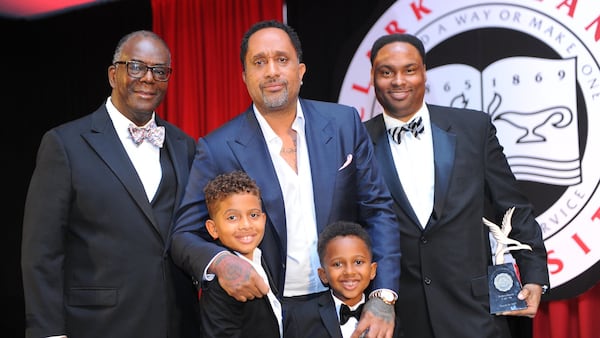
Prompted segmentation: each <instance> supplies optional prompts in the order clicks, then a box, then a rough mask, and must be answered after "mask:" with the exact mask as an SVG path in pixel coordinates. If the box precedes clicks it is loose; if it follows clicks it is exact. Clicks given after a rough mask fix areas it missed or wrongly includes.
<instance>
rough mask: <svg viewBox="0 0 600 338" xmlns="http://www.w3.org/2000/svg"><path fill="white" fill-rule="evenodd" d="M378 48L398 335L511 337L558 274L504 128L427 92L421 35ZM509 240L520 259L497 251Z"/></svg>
mask: <svg viewBox="0 0 600 338" xmlns="http://www.w3.org/2000/svg"><path fill="white" fill-rule="evenodd" d="M370 57H371V65H372V68H371V82H372V85H373V88H374V90H375V96H376V97H377V100H378V102H379V103H380V104H381V106H382V107H383V113H382V114H380V115H377V116H375V117H373V118H371V119H370V120H368V121H366V122H365V124H366V126H367V130H368V131H369V134H370V135H371V140H372V142H373V144H374V155H375V157H376V158H377V161H378V164H379V165H380V169H381V170H380V171H381V172H382V175H383V176H384V179H385V181H386V184H387V185H388V187H389V190H390V192H391V193H392V196H393V198H394V201H395V203H394V211H395V212H396V214H397V215H398V220H399V227H400V231H401V237H400V247H401V250H402V263H401V270H400V271H401V273H400V289H399V290H398V300H397V301H396V314H397V321H396V327H397V329H398V331H399V332H400V334H399V336H401V337H407V338H413V337H419V338H446V337H447V338H456V337H460V338H498V337H510V332H509V329H508V325H507V321H506V316H509V315H510V316H526V317H530V318H533V317H534V316H535V314H536V312H537V309H538V306H539V303H540V299H541V295H542V292H543V290H544V289H545V288H547V287H548V284H549V276H548V265H547V252H546V249H545V247H544V241H543V239H542V233H541V229H540V226H539V224H538V223H537V222H536V220H535V217H534V214H533V210H532V206H531V204H530V203H529V201H528V200H527V198H526V197H525V196H524V195H523V194H522V193H521V192H520V191H519V188H518V186H517V181H516V179H515V177H514V175H513V173H512V171H511V169H510V166H509V165H508V162H507V160H506V157H505V155H504V153H503V148H502V146H501V145H500V144H499V142H498V139H497V137H496V129H495V128H494V125H493V124H492V122H491V120H490V117H489V115H487V114H485V113H484V112H481V111H474V110H467V109H456V108H449V107H441V106H435V105H430V104H427V103H425V101H424V97H425V83H426V71H425V49H424V46H423V43H422V42H421V41H420V40H419V39H418V38H416V37H415V36H412V35H409V34H391V35H385V36H382V37H380V38H379V39H377V40H376V41H375V43H374V44H373V47H372V48H371V54H370ZM507 212H509V214H507ZM484 217H485V218H486V224H484V221H483V218H484ZM503 217H504V219H505V221H504V222H502V227H500V226H496V224H499V223H501V220H502V219H503ZM488 220H490V221H488ZM486 225H488V226H491V225H494V226H496V228H493V227H492V228H489V227H488V226H486ZM490 229H493V230H492V234H494V231H496V232H497V234H496V235H498V238H496V242H497V243H498V248H499V249H500V251H497V253H498V255H495V257H492V252H491V247H490V239H489V234H490ZM511 230H512V231H511ZM504 231H507V232H506V233H505V232H504ZM509 235H510V237H508V236H509ZM511 238H512V239H511ZM517 243H518V244H517ZM517 249H519V250H517ZM506 251H511V253H512V254H513V256H514V258H515V261H516V263H517V266H518V269H514V267H513V265H512V263H511V264H508V265H506V264H503V263H504V262H503V261H501V260H498V259H500V256H502V257H503V256H504V253H505V252H506ZM496 258H497V259H496ZM488 267H489V271H490V273H488ZM521 285H523V286H522V287H521Z"/></svg>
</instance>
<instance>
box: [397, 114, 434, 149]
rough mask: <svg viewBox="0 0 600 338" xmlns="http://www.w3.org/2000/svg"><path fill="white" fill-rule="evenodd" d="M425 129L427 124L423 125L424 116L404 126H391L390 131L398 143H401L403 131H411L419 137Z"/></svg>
mask: <svg viewBox="0 0 600 338" xmlns="http://www.w3.org/2000/svg"><path fill="white" fill-rule="evenodd" d="M424 130H425V126H424V125H423V118H421V117H420V116H419V117H416V118H414V119H413V120H412V121H410V122H409V123H407V124H405V125H403V126H402V127H395V128H390V129H389V130H388V133H390V135H391V136H392V139H393V140H394V141H396V143H398V144H400V142H401V137H402V132H409V133H411V134H413V136H414V137H417V138H418V135H419V134H421V133H422V132H423V131H424Z"/></svg>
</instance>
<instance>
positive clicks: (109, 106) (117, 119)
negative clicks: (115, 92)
mask: <svg viewBox="0 0 600 338" xmlns="http://www.w3.org/2000/svg"><path fill="white" fill-rule="evenodd" d="M106 110H107V111H108V116H109V117H110V119H111V120H112V123H113V126H114V127H115V130H116V131H117V134H118V135H119V138H120V139H121V141H124V140H126V139H129V141H130V142H133V139H132V138H131V134H129V130H128V129H127V128H129V125H130V124H131V123H133V122H132V121H131V120H129V119H128V118H126V117H125V115H123V114H122V113H121V112H120V111H119V110H118V109H117V107H115V106H114V105H113V103H112V101H111V99H110V96H109V97H108V99H107V100H106ZM155 114H156V113H155V112H152V118H150V121H148V123H146V125H148V124H150V123H151V122H152V121H154V117H155ZM134 124H135V123H134ZM146 125H144V126H142V127H145V126H146Z"/></svg>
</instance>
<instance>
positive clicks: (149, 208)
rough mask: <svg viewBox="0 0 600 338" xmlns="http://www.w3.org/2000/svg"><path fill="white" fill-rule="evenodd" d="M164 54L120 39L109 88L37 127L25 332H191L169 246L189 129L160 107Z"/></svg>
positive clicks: (188, 156) (183, 279)
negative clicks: (72, 113) (86, 106)
mask: <svg viewBox="0 0 600 338" xmlns="http://www.w3.org/2000/svg"><path fill="white" fill-rule="evenodd" d="M171 72H172V70H171V54H170V51H169V48H168V46H167V45H166V44H165V42H164V41H163V40H162V39H161V38H160V37H159V36H157V35H156V34H154V33H153V32H150V31H136V32H133V33H130V34H128V35H126V36H125V37H123V38H122V39H121V40H120V41H119V43H118V44H117V48H116V50H115V53H114V58H113V63H112V64H111V65H110V66H109V67H108V81H109V83H110V85H111V87H112V92H111V95H110V97H109V98H108V99H107V100H106V103H105V104H102V105H101V106H100V107H99V108H98V109H97V110H96V111H95V112H93V113H91V114H89V115H87V116H85V117H82V118H80V119H78V120H75V121H71V122H68V123H65V124H64V125H61V126H58V127H56V128H54V129H52V130H50V131H48V132H46V134H45V135H44V137H43V139H42V141H41V145H40V147H39V150H38V155H37V163H36V168H35V170H34V173H33V176H32V178H31V183H30V186H29V191H28V194H27V201H26V204H25V215H24V222H23V241H22V262H21V265H22V271H23V284H24V285H23V286H24V292H25V307H26V317H27V324H26V330H25V331H26V337H28V338H30V337H36V338H38V337H68V338H82V337H83V338H95V337H102V338H105V337H111V338H131V337H144V338H149V337H150V338H197V337H200V336H201V334H200V330H199V325H198V320H197V315H198V301H197V292H196V289H195V286H194V285H193V283H192V280H191V278H190V277H189V276H188V275H186V274H185V273H184V272H183V271H182V270H180V269H179V268H178V267H176V266H175V265H174V264H173V262H172V261H171V258H170V255H169V254H168V251H169V247H168V243H169V240H170V235H171V231H172V229H171V224H172V223H173V222H172V221H173V210H174V209H175V207H176V206H177V204H178V203H179V201H180V199H181V197H182V194H183V191H184V187H185V184H186V182H187V180H188V171H189V168H190V165H191V163H192V160H193V157H194V151H195V140H194V139H193V138H191V137H189V136H188V135H186V134H185V133H184V132H183V131H181V130H180V129H178V128H177V127H175V126H174V125H172V124H170V123H168V122H166V121H164V120H162V119H161V118H160V117H158V116H157V115H156V114H155V109H156V107H157V106H158V105H159V104H160V103H161V102H162V100H163V98H164V96H165V93H166V91H167V86H168V81H169V77H170V75H171Z"/></svg>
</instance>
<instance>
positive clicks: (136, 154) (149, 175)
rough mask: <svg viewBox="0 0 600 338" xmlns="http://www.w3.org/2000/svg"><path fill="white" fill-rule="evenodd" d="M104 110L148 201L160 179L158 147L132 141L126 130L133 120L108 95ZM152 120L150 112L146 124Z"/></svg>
mask: <svg viewBox="0 0 600 338" xmlns="http://www.w3.org/2000/svg"><path fill="white" fill-rule="evenodd" d="M106 110H108V115H109V116H110V119H111V120H112V123H113V126H114V127H115V130H116V131H117V135H119V139H121V143H123V146H124V147H125V151H127V155H129V159H130V160H131V163H132V164H133V166H134V167H135V170H136V171H137V174H138V177H139V178H140V180H141V181H142V184H143V185H144V189H145V191H146V196H147V197H148V201H152V199H153V198H154V195H155V194H156V191H157V190H158V186H159V185H160V180H161V179H162V167H161V166H160V148H159V147H157V146H155V145H153V144H152V143H150V142H142V143H141V144H140V145H136V144H135V143H134V142H133V139H132V138H131V134H129V130H128V128H129V125H130V124H132V123H133V122H131V121H130V120H129V119H128V118H126V117H125V116H124V115H123V114H121V113H120V112H119V111H118V110H117V108H116V107H115V106H114V105H113V104H112V101H111V100H110V97H109V98H108V100H106ZM152 121H154V113H152V118H151V119H150V121H148V124H149V123H151V122H152Z"/></svg>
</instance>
